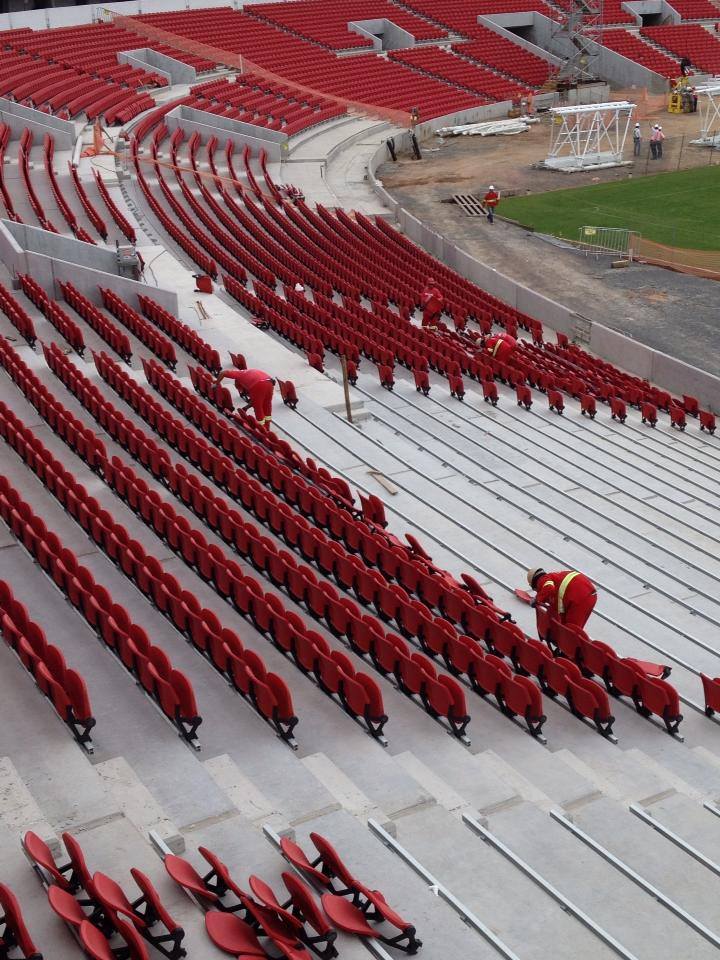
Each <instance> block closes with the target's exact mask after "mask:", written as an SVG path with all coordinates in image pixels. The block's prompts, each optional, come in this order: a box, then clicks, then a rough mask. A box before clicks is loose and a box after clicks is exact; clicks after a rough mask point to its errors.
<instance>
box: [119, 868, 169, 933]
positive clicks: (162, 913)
mask: <svg viewBox="0 0 720 960" xmlns="http://www.w3.org/2000/svg"><path fill="white" fill-rule="evenodd" d="M130 874H131V875H132V878H133V880H134V881H135V883H136V884H137V885H138V887H139V888H140V890H141V891H142V894H143V896H144V897H145V901H146V904H147V907H146V909H147V916H149V917H151V916H153V915H154V916H156V917H157V918H158V920H159V921H160V923H162V924H163V926H164V927H165V928H166V929H167V930H168V931H169V932H173V931H175V930H178V929H179V925H178V924H177V923H176V922H175V920H174V919H173V918H172V917H171V916H170V914H169V913H168V911H167V909H166V907H165V904H164V903H163V902H162V900H161V899H160V895H159V894H158V892H157V890H156V889H155V887H154V886H153V885H152V883H151V882H150V879H149V878H148V877H147V876H145V874H144V873H143V872H142V871H141V870H138V869H137V867H132V868H131V870H130Z"/></svg>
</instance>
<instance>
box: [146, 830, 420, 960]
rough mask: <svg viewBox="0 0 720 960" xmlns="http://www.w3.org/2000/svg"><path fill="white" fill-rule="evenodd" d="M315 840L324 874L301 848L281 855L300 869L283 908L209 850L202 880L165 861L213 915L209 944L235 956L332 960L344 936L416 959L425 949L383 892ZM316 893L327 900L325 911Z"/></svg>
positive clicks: (187, 866) (288, 845)
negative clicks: (235, 875)
mask: <svg viewBox="0 0 720 960" xmlns="http://www.w3.org/2000/svg"><path fill="white" fill-rule="evenodd" d="M311 838H312V840H313V843H314V844H315V846H316V848H317V849H318V850H321V851H322V861H323V862H322V867H323V870H322V872H321V871H320V870H317V869H316V868H315V866H313V865H312V864H310V862H309V861H308V859H307V857H306V856H305V854H304V853H303V851H302V849H301V848H300V847H299V846H298V845H297V844H296V843H295V842H294V841H291V840H288V839H287V838H283V840H282V841H281V847H280V850H281V853H282V854H283V856H284V857H285V858H286V859H287V860H288V861H289V862H290V863H291V864H292V865H293V866H294V867H295V872H293V873H283V875H282V878H283V881H284V883H285V886H286V888H287V891H288V893H289V894H290V899H289V900H288V901H287V902H286V903H284V904H281V902H280V900H279V899H278V897H277V896H276V894H275V891H274V890H273V889H272V887H271V886H270V885H269V884H268V883H266V882H265V881H264V880H262V879H261V878H260V877H257V876H254V875H252V874H251V875H250V877H249V881H248V882H249V886H250V890H251V893H248V892H246V891H244V890H243V889H242V888H241V887H240V886H239V885H238V883H237V882H236V881H235V880H234V878H233V877H232V876H231V874H230V871H229V870H228V868H227V866H226V865H225V864H224V863H223V862H222V860H220V858H219V857H218V856H217V854H215V853H214V852H213V851H212V850H209V849H208V848H207V847H199V848H198V852H199V853H200V854H201V856H202V857H203V859H204V860H205V861H206V864H207V865H209V866H210V868H211V869H210V871H209V872H207V873H204V874H203V875H201V874H200V873H199V872H198V870H196V868H195V867H194V866H193V864H192V863H190V862H189V861H188V860H185V859H183V858H181V857H177V856H174V855H173V854H167V855H166V856H165V858H164V863H165V869H166V870H167V872H168V874H169V876H170V877H171V878H172V879H173V880H174V881H175V883H177V884H178V886H180V887H181V888H182V890H183V891H185V892H186V893H188V894H190V895H191V896H192V898H193V899H195V900H196V902H199V904H200V906H201V907H202V908H203V909H207V911H208V912H207V913H206V914H205V928H206V930H207V933H208V936H209V937H210V939H211V940H212V941H213V943H214V944H215V945H216V946H218V947H220V949H222V950H225V951H226V952H228V953H237V952H238V951H241V955H242V956H262V957H265V956H269V955H270V954H268V953H266V949H272V952H273V955H274V952H275V949H279V950H280V951H281V953H282V954H283V956H287V957H292V958H293V960H309V957H310V954H309V953H308V948H309V949H311V950H312V951H313V952H314V953H315V954H317V955H318V956H319V957H321V958H323V960H332V958H334V957H336V956H337V954H338V951H337V948H336V946H335V943H336V938H337V931H338V930H342V931H343V932H345V933H349V934H354V935H355V936H359V937H367V938H369V939H376V940H379V941H381V942H382V943H385V944H387V945H389V946H392V947H395V948H396V949H399V950H402V951H403V952H404V953H408V954H410V955H413V954H415V953H417V952H418V950H419V949H420V947H421V946H422V941H421V940H420V939H419V938H418V936H417V933H416V930H415V927H414V925H413V924H412V923H410V922H409V921H407V920H405V919H404V918H403V917H402V916H401V915H400V914H399V913H398V912H397V911H396V910H394V909H393V908H392V907H390V905H389V904H388V903H387V901H386V899H385V897H384V896H383V894H382V893H381V892H380V891H379V890H370V889H369V888H368V887H367V886H366V885H365V884H363V883H361V882H360V881H359V880H357V879H356V878H355V877H354V876H353V875H352V874H351V873H350V871H349V869H348V868H347V867H346V866H345V864H344V863H343V861H342V860H341V859H340V856H339V854H338V853H337V851H336V850H335V848H334V847H333V846H332V844H331V843H330V841H329V840H327V839H326V838H325V837H323V836H321V835H320V834H316V833H313V834H311ZM319 862H320V860H318V861H315V863H316V864H317V863H319ZM318 878H320V879H318ZM338 881H339V882H338ZM311 886H313V887H314V888H315V890H316V891H318V892H319V893H321V894H322V900H321V902H322V909H321V908H320V907H319V906H318V904H317V903H316V901H315V898H314V897H313V895H312V891H311ZM259 938H262V939H265V940H266V941H267V942H266V944H265V945H263V944H261V943H260V939H259ZM273 948H275V949H273Z"/></svg>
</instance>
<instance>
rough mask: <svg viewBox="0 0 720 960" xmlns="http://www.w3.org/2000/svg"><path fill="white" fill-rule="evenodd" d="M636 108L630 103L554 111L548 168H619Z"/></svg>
mask: <svg viewBox="0 0 720 960" xmlns="http://www.w3.org/2000/svg"><path fill="white" fill-rule="evenodd" d="M634 109H635V104H634V103H630V102H629V101H627V100H618V101H616V102H614V103H591V104H582V105H577V106H574V107H554V108H552V109H551V110H550V117H551V120H552V124H551V127H550V149H549V151H548V155H547V158H546V160H545V162H544V166H546V167H549V168H551V169H553V170H564V171H567V172H572V171H575V170H587V169H592V168H597V167H615V166H619V165H620V164H622V163H623V162H624V161H623V150H624V148H625V140H626V138H627V134H628V130H629V128H630V120H631V119H632V115H633V110H634Z"/></svg>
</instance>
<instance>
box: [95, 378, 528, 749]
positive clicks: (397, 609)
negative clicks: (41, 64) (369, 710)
mask: <svg viewBox="0 0 720 960" xmlns="http://www.w3.org/2000/svg"><path fill="white" fill-rule="evenodd" d="M111 366H112V367H114V369H111ZM148 366H149V365H148ZM146 369H147V366H146ZM100 372H101V374H102V375H103V376H105V378H106V379H108V382H110V383H111V385H112V386H113V387H114V389H116V390H118V392H119V393H120V395H121V396H123V397H124V398H125V399H126V400H128V402H130V403H131V405H132V406H133V407H134V409H136V410H138V412H140V415H141V416H147V418H148V419H149V420H151V421H152V422H154V423H155V424H159V423H160V422H161V418H160V416H159V415H158V414H159V411H158V413H157V414H154V415H152V417H150V416H149V415H148V408H149V407H150V404H149V402H148V399H147V398H146V397H145V398H143V397H142V393H143V392H142V389H141V388H140V387H139V386H138V385H137V384H135V383H134V381H132V380H131V378H130V377H128V376H127V375H126V374H125V373H124V372H123V371H122V370H121V369H120V368H119V367H117V365H116V364H112V361H110V360H109V359H103V362H102V366H101V367H100ZM165 422H167V421H165ZM156 429H158V427H157V426H156ZM159 429H160V432H161V433H162V435H163V436H165V437H167V436H168V434H167V433H166V432H165V429H164V426H163V427H160V428H159ZM171 442H173V440H172V438H171ZM175 442H177V441H175ZM196 442H197V441H196ZM179 448H180V449H181V452H182V451H183V449H184V450H185V451H186V454H185V455H188V456H189V459H191V461H192V462H194V463H195V464H196V465H197V466H199V468H200V469H201V470H203V472H206V473H207V474H208V475H209V476H211V477H212V478H213V479H214V480H215V481H216V482H217V483H218V484H219V485H220V486H221V487H223V488H224V489H226V490H228V492H230V493H231V495H233V496H235V497H238V493H239V496H240V498H241V500H242V503H243V506H245V507H246V508H247V509H249V510H250V511H251V512H253V513H254V514H255V515H256V516H257V517H258V519H261V520H262V521H263V522H265V523H266V524H267V525H268V526H269V527H270V528H271V529H272V530H273V532H275V533H276V534H278V535H281V536H283V537H284V539H285V541H286V542H287V543H288V545H289V546H290V547H292V548H293V549H295V550H298V551H299V552H300V553H301V554H302V555H303V556H304V557H305V558H306V559H308V560H311V561H312V562H314V563H315V564H316V565H317V567H318V568H319V570H320V572H321V573H322V574H325V575H327V574H333V575H334V576H335V578H336V581H337V583H338V585H339V586H340V587H341V588H343V589H345V590H348V589H350V588H352V589H354V590H355V591H356V594H357V596H358V598H359V599H360V600H361V601H362V602H363V603H373V604H374V605H375V606H376V609H377V610H378V613H379V614H380V616H381V617H382V618H383V619H385V620H392V619H395V620H396V622H397V623H398V625H399V626H400V628H401V629H402V631H403V633H404V634H405V636H407V637H408V638H412V637H416V638H418V639H419V640H420V642H421V645H422V647H423V649H424V650H425V652H427V653H429V654H430V655H431V656H439V655H442V656H444V657H445V658H446V661H447V662H448V665H449V666H450V667H451V669H454V670H455V672H456V673H461V672H465V671H461V670H458V669H457V664H456V663H454V662H453V659H452V656H451V655H450V654H449V649H450V645H451V643H452V642H453V641H455V640H458V639H462V638H458V635H457V634H456V632H455V630H454V628H452V627H451V626H450V625H449V624H448V623H447V621H444V620H442V619H440V618H432V617H431V615H430V614H429V612H428V610H427V608H424V607H423V606H422V604H418V603H413V602H412V601H411V600H410V598H409V597H408V594H407V593H406V592H405V588H404V587H403V586H401V584H403V581H404V576H403V573H402V572H400V567H401V565H402V556H401V555H398V553H393V551H391V550H389V549H387V548H385V550H384V560H385V562H384V563H383V561H382V560H380V559H379V558H380V556H381V555H382V554H383V545H382V543H378V542H377V540H375V541H373V540H372V538H370V537H368V538H366V539H365V540H364V541H362V540H361V545H360V546H359V549H360V550H361V551H362V548H363V547H365V549H369V546H370V544H371V543H372V544H373V548H374V553H375V562H376V563H378V567H379V570H380V571H382V572H383V573H384V572H385V570H387V569H391V570H392V572H393V573H394V575H395V576H397V578H398V586H396V587H391V586H390V585H389V584H388V583H387V582H386V581H385V579H384V577H383V576H382V575H381V574H380V573H377V574H374V575H373V574H372V573H370V572H369V571H367V570H366V569H365V568H364V566H363V565H362V564H360V563H358V562H357V561H354V560H353V558H352V557H351V556H350V555H349V554H347V553H345V552H343V551H342V550H341V548H339V547H338V546H337V544H336V545H335V546H334V549H333V545H332V544H331V542H330V541H329V540H328V539H327V538H326V537H324V535H323V534H321V533H320V531H313V532H312V533H311V531H310V530H309V529H308V528H307V525H305V526H304V527H303V526H300V525H299V519H295V518H293V517H292V515H288V513H287V512H286V511H283V510H282V509H281V508H280V504H279V503H278V501H277V499H276V498H275V497H274V496H272V495H271V494H263V495H262V496H257V497H255V496H253V492H252V487H251V486H250V485H246V486H245V487H244V488H241V489H240V491H238V490H236V488H235V487H236V485H235V483H234V482H233V483H232V484H231V483H229V479H230V471H229V470H228V468H227V467H225V466H223V465H222V460H223V458H217V457H215V458H205V457H203V456H202V455H201V448H200V447H198V449H197V452H193V451H192V450H191V448H190V445H189V444H188V442H187V440H186V441H184V442H183V444H182V445H179ZM178 469H179V468H178ZM185 482H186V484H187V483H188V481H187V480H186V481H185ZM193 486H194V487H195V491H197V490H198V487H197V485H196V484H195V485H193V484H190V485H189V486H188V490H187V493H186V494H185V497H184V499H186V500H187V501H189V502H194V491H193ZM198 496H199V494H198ZM324 512H325V514H326V517H325V522H326V524H327V523H328V520H327V513H328V505H325V507H324ZM357 532H358V533H360V531H359V530H358V531H357ZM221 536H223V538H224V539H226V540H227V541H228V542H231V543H233V545H234V546H235V547H236V549H240V550H241V552H242V553H243V554H244V555H249V556H250V559H251V561H252V562H253V563H254V564H255V565H256V566H258V567H259V568H260V569H262V570H265V571H267V572H268V574H269V576H270V578H271V579H272V580H273V581H274V582H275V583H276V585H278V586H284V587H286V588H287V590H288V592H289V593H290V595H291V596H292V597H293V599H295V600H296V601H298V602H299V601H303V602H305V604H306V606H307V608H308V610H309V612H311V613H312V614H313V615H314V616H315V617H317V618H318V619H324V620H326V621H327V622H328V624H329V625H330V627H331V630H332V631H333V633H335V634H336V635H338V636H347V637H348V639H349V641H350V643H351V646H353V647H354V648H355V649H357V650H359V651H360V652H361V653H362V654H363V655H369V656H370V658H371V659H372V660H373V662H374V663H375V666H376V667H377V668H378V669H380V670H381V671H382V672H384V673H391V674H393V675H394V676H395V678H396V680H397V682H398V685H399V687H400V689H402V690H403V691H404V692H406V693H409V694H411V695H414V696H419V697H420V699H422V700H424V699H425V697H423V694H422V691H423V686H424V689H425V694H426V697H427V700H428V704H429V706H430V707H432V708H435V709H436V708H437V706H438V704H439V703H440V702H441V698H440V697H439V691H438V690H437V689H436V688H435V686H434V682H431V681H435V680H437V683H438V684H439V685H441V686H444V687H446V690H444V691H443V693H444V694H445V695H446V696H447V693H448V690H449V693H450V694H452V695H453V697H454V699H455V703H454V705H453V708H452V709H450V710H449V712H448V713H447V714H446V715H447V717H448V720H449V721H450V722H451V724H452V725H454V727H455V729H456V732H457V735H459V736H461V735H463V733H464V729H465V726H466V725H467V718H466V716H465V715H463V721H464V725H461V724H460V723H459V722H458V721H459V711H460V704H461V703H462V704H463V705H464V698H463V699H462V700H460V695H461V693H462V691H461V689H460V688H459V687H458V686H457V684H454V683H453V684H449V683H448V681H449V680H450V678H445V677H442V676H439V677H437V676H436V675H434V671H432V668H431V667H430V665H429V661H427V660H425V658H424V657H421V656H420V655H418V654H410V651H409V650H408V648H407V646H406V645H405V644H404V642H403V641H401V640H400V639H399V638H397V637H392V636H391V635H387V636H386V635H385V634H384V631H383V630H382V628H380V626H379V624H377V622H376V621H374V620H373V619H372V618H364V620H363V622H362V624H361V615H360V611H359V609H358V608H357V606H356V605H355V604H354V603H353V602H352V601H351V600H349V599H345V600H343V599H341V598H339V596H338V594H337V592H336V591H335V589H334V588H333V587H330V586H329V585H327V584H325V583H322V582H321V583H319V584H318V581H317V578H316V577H315V575H314V574H313V573H312V572H311V571H310V570H308V568H304V570H305V572H304V573H303V568H302V567H299V566H297V564H295V563H294V562H293V563H292V566H291V567H290V566H288V565H289V558H288V559H287V560H286V561H285V566H286V570H285V571H283V564H282V563H280V562H279V560H274V559H273V556H274V548H273V547H272V544H271V543H270V542H269V541H265V545H264V547H263V549H262V550H260V548H259V547H258V548H256V549H255V550H253V546H252V544H250V545H247V546H246V545H244V544H243V546H242V547H240V546H239V545H238V542H237V537H236V535H235V534H234V532H233V531H232V529H226V530H222V529H221ZM356 545H357V542H356ZM403 570H404V571H405V573H407V574H409V573H411V574H412V577H411V583H412V584H413V586H414V589H415V591H416V593H417V594H418V595H419V596H420V597H422V598H423V599H425V596H424V593H426V592H427V590H428V589H430V588H432V590H431V594H430V603H431V605H437V606H442V607H444V608H445V609H447V610H452V612H453V614H454V615H455V616H456V617H457V621H456V622H459V621H460V620H463V626H464V628H465V629H466V630H467V631H468V633H469V634H470V637H473V636H474V637H475V638H476V639H487V638H488V637H490V636H491V633H492V631H491V617H492V616H493V611H492V609H491V608H490V607H484V608H479V609H476V608H475V607H474V605H473V603H472V601H471V600H470V599H469V598H468V594H467V593H466V592H465V593H457V594H456V596H455V598H454V602H453V603H451V602H450V600H451V598H450V592H451V584H450V583H448V584H447V587H446V589H445V590H444V591H443V589H442V587H441V586H440V585H439V584H438V583H437V582H436V580H435V578H433V576H431V574H430V571H428V570H427V568H425V569H423V568H422V566H420V568H419V569H418V566H416V567H415V568H414V569H413V566H412V565H411V564H408V563H405V564H404V566H403ZM290 574H291V576H290ZM303 577H304V581H305V582H304V583H303V582H302V581H303ZM423 587H424V589H423ZM426 602H428V601H427V599H426ZM521 637H522V635H521ZM464 639H465V640H466V642H467V643H468V644H470V645H471V646H473V647H476V646H477V645H476V644H475V643H474V642H473V641H472V640H471V639H470V638H469V637H466V638H464ZM491 649H493V650H494V649H495V648H494V647H492V646H491ZM477 653H478V655H477V657H476V658H475V660H474V661H473V663H475V664H477V661H478V660H482V659H483V654H482V652H481V651H480V648H479V647H478V648H477ZM431 671H432V672H431ZM500 685H503V686H504V688H505V690H504V692H503V694H502V696H503V700H502V706H503V708H507V709H508V710H512V708H514V707H516V706H517V705H518V704H519V703H520V701H521V698H522V697H524V699H525V701H526V703H525V704H524V706H523V710H522V711H519V710H514V711H513V712H515V713H517V712H521V715H522V716H523V717H525V718H526V719H529V720H532V721H533V722H534V724H535V727H534V729H535V732H538V733H539V731H540V726H541V724H540V726H538V725H537V722H538V721H539V718H540V717H541V712H540V711H541V707H540V706H539V700H540V698H539V692H538V690H537V688H535V687H534V686H533V685H532V684H530V683H528V682H527V681H524V680H522V679H521V678H520V679H519V678H512V679H510V680H506V679H505V678H503V681H502V684H501V681H500V680H498V683H496V684H495V685H494V686H492V688H491V689H488V688H486V687H483V686H482V684H481V683H479V684H478V686H477V687H476V689H480V690H482V692H484V693H487V692H491V693H496V692H497V690H498V687H499V686H500ZM528 687H529V690H528ZM530 691H532V692H530ZM431 694H433V695H434V696H431ZM528 700H529V701H531V703H529V702H527V701H528ZM530 706H532V710H531V711H530V710H529V709H528V708H529V707H530ZM431 712H432V710H431ZM441 715H445V714H441ZM542 719H543V720H544V718H542Z"/></svg>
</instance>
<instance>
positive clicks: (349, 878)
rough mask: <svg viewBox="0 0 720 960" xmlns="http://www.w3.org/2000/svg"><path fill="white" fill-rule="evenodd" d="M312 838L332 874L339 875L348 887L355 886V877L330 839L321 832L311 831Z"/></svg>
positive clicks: (339, 878) (325, 865) (324, 864)
mask: <svg viewBox="0 0 720 960" xmlns="http://www.w3.org/2000/svg"><path fill="white" fill-rule="evenodd" d="M310 839H311V840H312V842H313V843H314V844H315V849H316V850H317V851H318V853H319V854H320V856H321V857H322V862H323V866H324V867H325V868H326V870H327V871H328V872H329V873H330V875H331V876H334V877H337V878H338V880H340V881H341V882H342V883H344V884H345V886H346V887H353V886H354V885H355V883H356V881H355V878H354V877H353V875H352V874H351V873H350V871H349V870H348V868H347V867H346V866H345V864H344V863H343V861H342V860H341V859H340V855H339V854H338V852H337V850H336V849H335V848H334V847H333V845H332V844H331V843H330V841H329V840H327V839H326V838H325V837H323V836H322V834H319V833H315V832H313V833H311V834H310Z"/></svg>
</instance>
